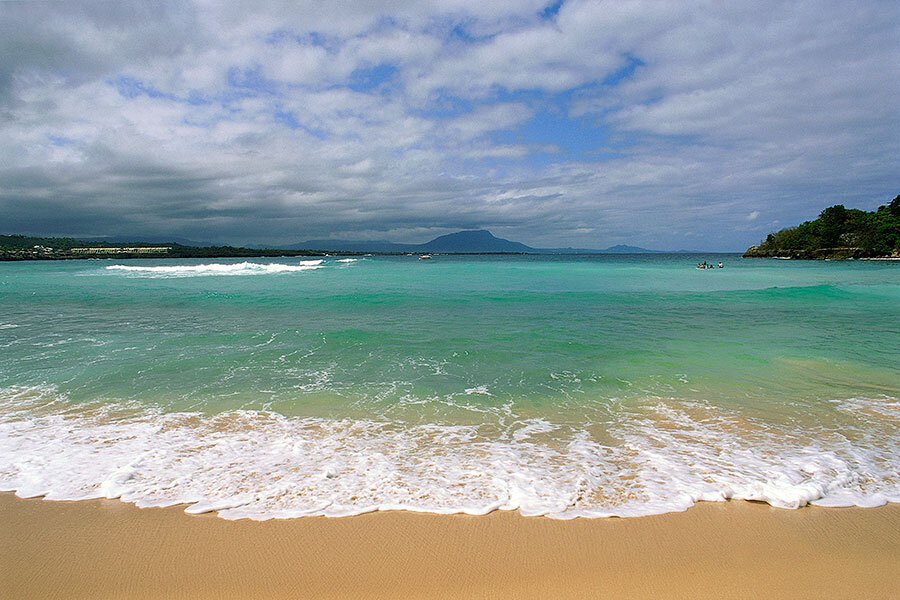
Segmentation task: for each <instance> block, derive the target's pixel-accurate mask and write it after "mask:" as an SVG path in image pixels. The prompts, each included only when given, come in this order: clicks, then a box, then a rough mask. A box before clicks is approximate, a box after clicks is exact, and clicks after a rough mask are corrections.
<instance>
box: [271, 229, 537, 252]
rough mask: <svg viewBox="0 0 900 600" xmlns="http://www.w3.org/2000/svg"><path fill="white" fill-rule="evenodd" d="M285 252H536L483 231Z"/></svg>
mask: <svg viewBox="0 0 900 600" xmlns="http://www.w3.org/2000/svg"><path fill="white" fill-rule="evenodd" d="M287 248H290V249H297V250H299V249H303V250H329V251H332V252H337V251H344V252H419V253H422V252H539V250H538V249H536V248H532V247H530V246H526V245H525V244H521V243H519V242H511V241H509V240H504V239H503V238H498V237H495V236H494V235H493V234H492V233H491V232H490V231H487V230H484V229H479V230H473V231H458V232H456V233H449V234H447V235H442V236H440V237H436V238H434V239H433V240H431V241H430V242H426V243H424V244H395V243H392V242H387V241H384V240H363V241H352V240H307V241H305V242H299V243H297V244H291V245H290V246H287Z"/></svg>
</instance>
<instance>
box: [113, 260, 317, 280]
mask: <svg viewBox="0 0 900 600" xmlns="http://www.w3.org/2000/svg"><path fill="white" fill-rule="evenodd" d="M321 266H322V260H301V261H299V262H298V263H294V264H283V263H253V262H240V263H231V264H226V263H209V264H201V265H171V266H156V267H145V266H137V265H109V266H108V267H106V269H107V270H109V271H119V272H124V273H128V274H131V275H136V276H140V277H196V276H208V275H269V274H273V273H295V272H298V271H310V270H314V269H318V268H320V267H321Z"/></svg>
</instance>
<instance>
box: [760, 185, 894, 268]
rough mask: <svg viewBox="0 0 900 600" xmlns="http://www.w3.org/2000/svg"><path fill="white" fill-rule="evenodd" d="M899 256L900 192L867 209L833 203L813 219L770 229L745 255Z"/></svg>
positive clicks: (773, 256) (793, 256)
mask: <svg viewBox="0 0 900 600" xmlns="http://www.w3.org/2000/svg"><path fill="white" fill-rule="evenodd" d="M776 257H778V258H798V259H811V260H821V259H831V260H834V259H847V258H900V195H898V196H897V197H896V198H894V199H893V200H892V201H891V202H890V204H886V205H882V206H879V207H878V209H877V210H874V211H872V212H866V211H864V210H858V209H855V208H844V205H843V204H837V205H835V206H830V207H828V208H826V209H825V210H823V211H822V212H821V213H820V214H819V218H817V219H815V220H814V221H806V222H804V223H801V224H800V225H798V226H796V227H788V228H786V229H782V230H781V231H778V232H776V233H770V234H769V235H768V236H767V237H766V239H765V241H764V242H763V243H761V244H760V245H759V246H750V247H749V248H748V249H747V251H746V252H745V253H744V258H776Z"/></svg>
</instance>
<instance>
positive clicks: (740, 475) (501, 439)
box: [0, 387, 900, 520]
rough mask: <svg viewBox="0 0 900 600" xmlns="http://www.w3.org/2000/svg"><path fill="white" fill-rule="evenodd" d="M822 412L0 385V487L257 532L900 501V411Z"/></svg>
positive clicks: (870, 405) (873, 407)
mask: <svg viewBox="0 0 900 600" xmlns="http://www.w3.org/2000/svg"><path fill="white" fill-rule="evenodd" d="M826 404H827V403H826ZM823 410H828V411H830V413H829V414H830V415H831V416H832V417H835V418H837V417H841V418H844V419H845V420H846V421H845V423H844V425H843V426H842V427H841V428H840V429H839V430H838V429H835V428H829V427H824V426H823V427H817V426H813V427H808V428H802V427H800V426H799V425H784V424H782V425H779V426H777V427H776V426H774V425H770V424H768V423H766V422H762V421H759V420H754V419H750V418H746V417H742V416H741V415H739V414H736V413H734V412H729V411H728V410H727V409H722V408H716V407H712V406H709V405H705V404H701V403H697V402H690V401H684V400H673V399H663V398H653V399H648V401H647V402H646V403H645V404H644V405H642V406H640V407H639V409H634V410H624V411H620V412H617V413H616V414H614V415H612V416H611V417H610V420H609V421H608V422H604V423H602V424H599V423H594V424H592V423H585V424H578V425H573V424H572V423H571V422H568V421H565V420H564V421H562V422H554V421H553V420H551V419H544V418H518V417H516V416H515V415H514V414H513V415H510V418H509V419H501V420H497V421H496V422H485V423H481V424H477V425H451V424H409V423H403V422H398V421H392V420H388V419H325V418H301V417H286V416H283V415H281V414H278V413H274V412H267V411H248V410H236V411H230V412H223V413H220V414H216V415H205V414H201V413H190V412H177V413H164V412H161V411H160V410H158V409H155V408H149V407H147V406H145V405H142V404H139V403H128V402H115V403H109V402H95V403H87V404H79V403H72V402H69V401H67V400H66V399H65V397H64V396H62V395H60V394H59V392H58V391H57V390H56V389H55V388H53V387H10V388H6V389H3V390H0V490H5V491H15V492H16V493H17V494H18V495H19V496H22V497H35V496H45V497H46V498H48V499H52V500H78V499H87V498H102V497H105V498H121V499H122V500H124V501H127V502H133V503H135V504H137V505H138V506H141V507H146V506H169V505H175V504H188V505H189V506H188V507H187V508H186V511H187V512H189V513H201V512H208V511H218V514H219V516H221V517H223V518H226V519H239V518H251V519H260V520H262V519H269V518H275V517H278V518H284V517H298V516H304V515H327V516H344V515H354V514H359V513H364V512H369V511H374V510H388V509H406V510H414V511H425V512H433V513H456V512H461V513H470V514H483V513H487V512H490V511H492V510H496V509H518V510H520V511H521V512H522V514H524V515H546V516H549V517H553V518H561V519H567V518H573V517H607V516H622V517H629V516H638V515H648V514H656V513H664V512H672V511H681V510H685V509H687V508H688V507H690V506H691V505H692V504H694V503H695V502H697V501H701V500H705V501H715V500H726V499H730V498H733V499H744V500H756V501H764V502H768V503H769V504H771V505H772V506H776V507H783V508H797V507H801V506H804V505H807V504H817V505H824V506H852V505H855V506H877V505H881V504H884V503H886V502H900V433H898V432H900V404H898V402H897V399H895V398H889V399H885V398H851V399H848V400H842V401H836V402H834V403H833V404H831V405H828V406H826V407H825V408H824V409H823Z"/></svg>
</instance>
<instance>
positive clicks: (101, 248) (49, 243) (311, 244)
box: [0, 229, 660, 261]
mask: <svg viewBox="0 0 900 600" xmlns="http://www.w3.org/2000/svg"><path fill="white" fill-rule="evenodd" d="M136 240H140V241H136ZM175 240H177V241H169V242H158V241H156V242H155V241H153V240H152V238H146V237H138V238H130V239H129V238H118V237H117V238H94V239H87V240H79V239H74V238H60V237H33V236H26V235H0V260H5V261H11V260H64V259H85V258H111V257H115V258H238V257H247V258H253V257H274V256H322V255H324V254H325V253H326V252H327V253H333V254H363V253H372V254H408V253H415V254H424V253H429V254H437V253H439V254H650V253H659V252H660V251H658V250H647V249H646V248H639V247H637V246H624V245H617V246H611V247H609V248H606V249H605V250H592V249H586V248H532V247H531V246H527V245H525V244H522V243H520V242H513V241H510V240H505V239H503V238H498V237H496V236H494V235H493V234H492V233H491V232H490V231H487V230H484V229H479V230H470V231H459V232H456V233H450V234H447V235H442V236H440V237H437V238H435V239H433V240H431V241H430V242H426V243H424V244H395V243H392V242H387V241H347V240H308V241H305V242H299V243H297V244H291V245H289V246H287V247H285V248H270V247H255V248H244V247H235V246H213V245H209V244H206V243H204V242H192V241H189V240H183V239H180V238H175ZM184 242H187V243H184ZM189 244H191V245H189Z"/></svg>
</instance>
